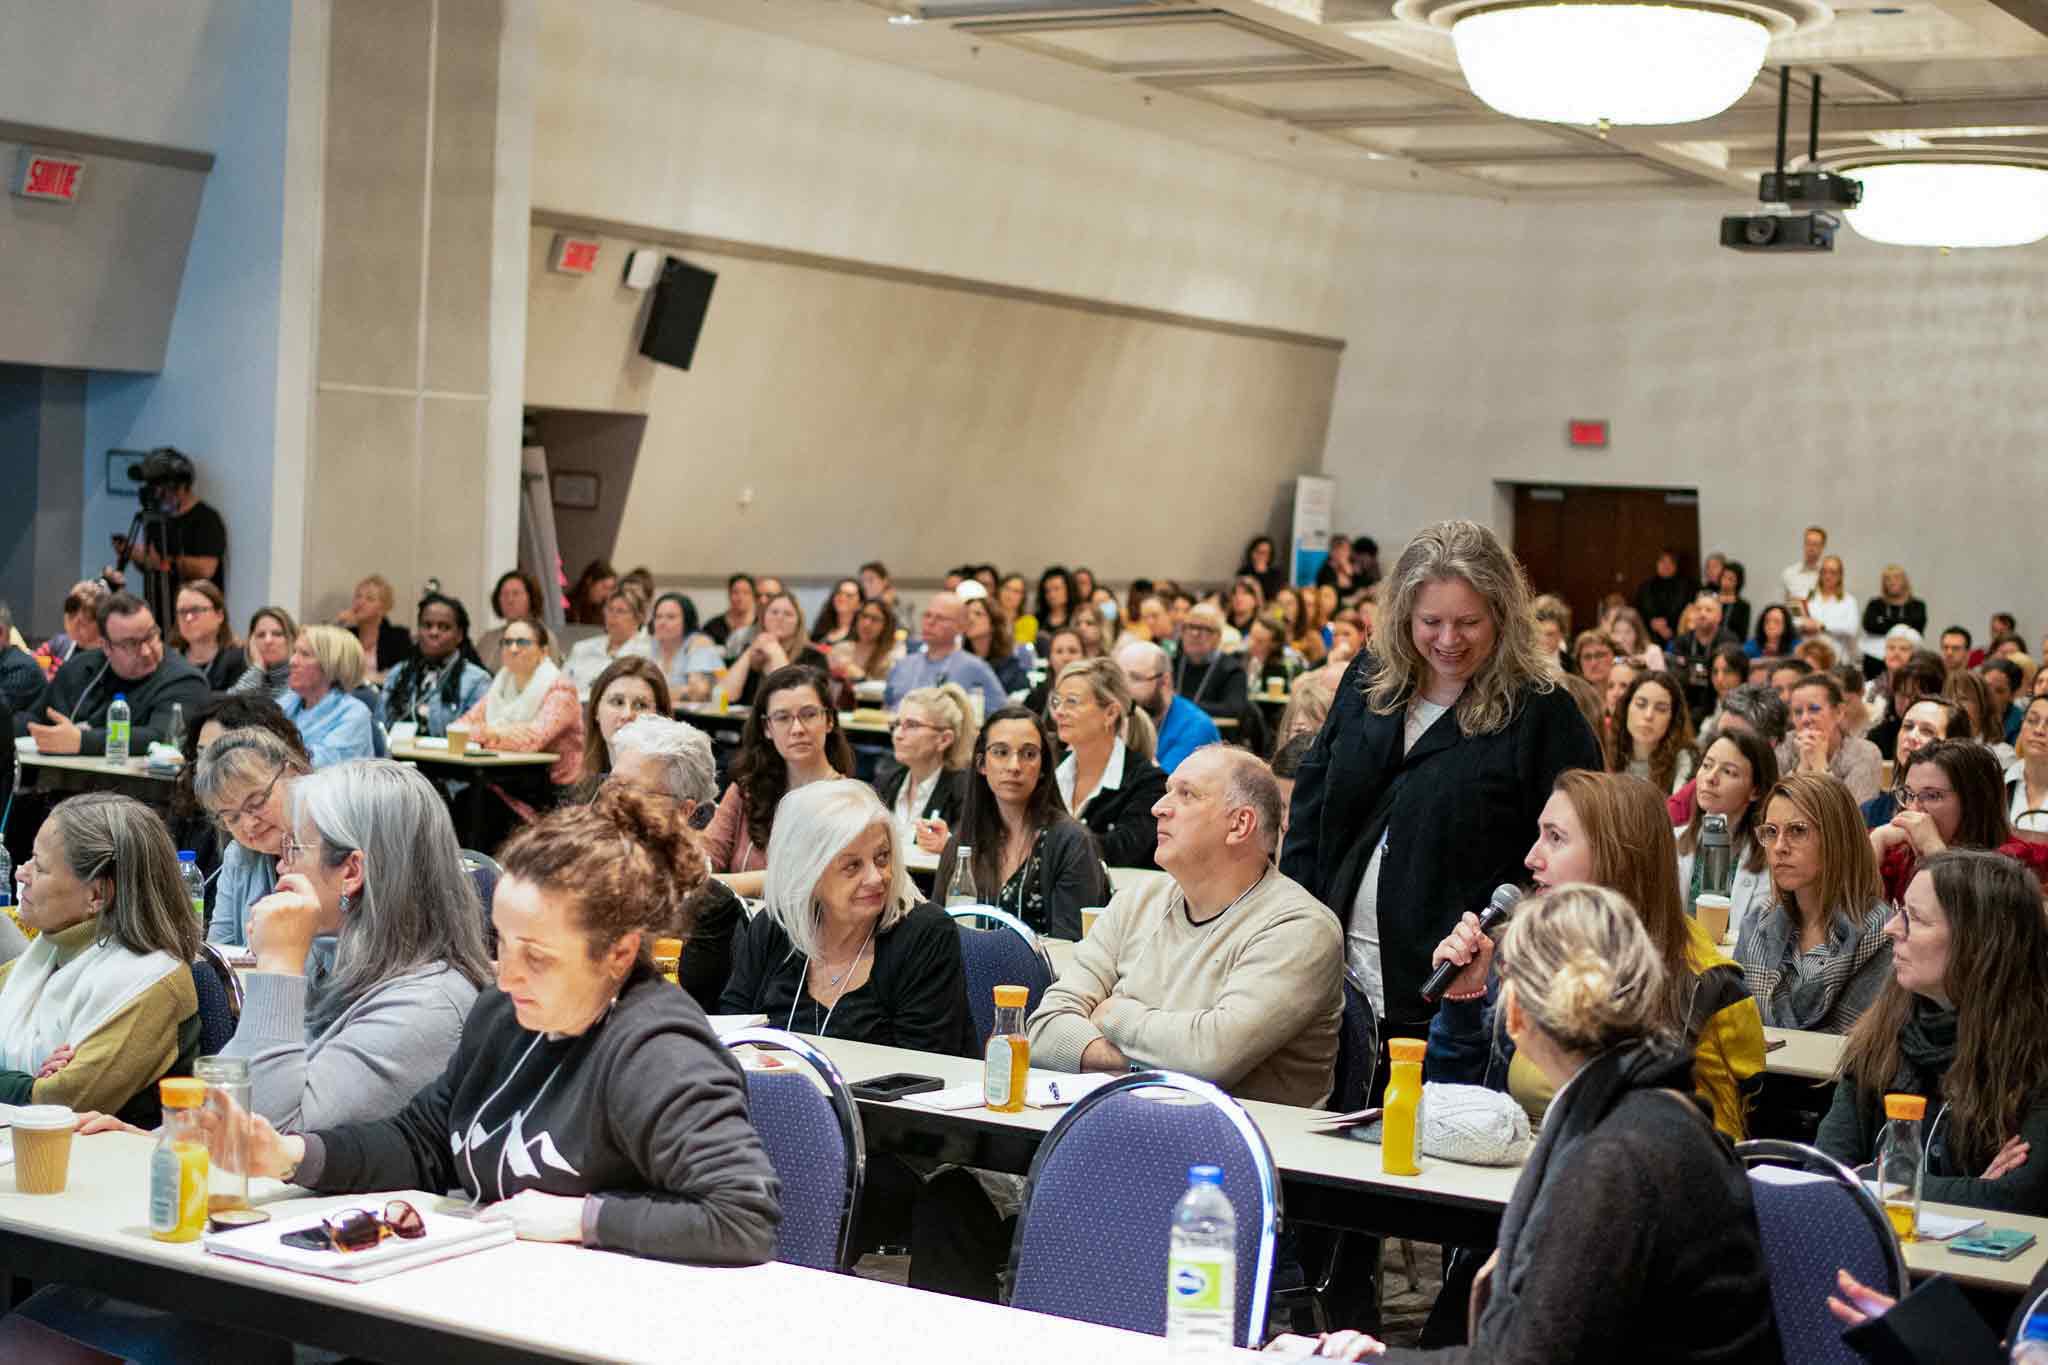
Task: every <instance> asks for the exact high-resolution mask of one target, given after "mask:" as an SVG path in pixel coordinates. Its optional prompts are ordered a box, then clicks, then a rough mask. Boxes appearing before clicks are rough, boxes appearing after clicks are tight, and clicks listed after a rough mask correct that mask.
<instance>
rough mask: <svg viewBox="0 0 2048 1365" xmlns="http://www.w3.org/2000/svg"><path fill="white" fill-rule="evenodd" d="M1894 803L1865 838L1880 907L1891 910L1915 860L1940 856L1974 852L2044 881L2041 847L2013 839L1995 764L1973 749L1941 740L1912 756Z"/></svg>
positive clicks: (2046, 850) (2047, 864)
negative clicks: (1893, 810) (1996, 856)
mask: <svg viewBox="0 0 2048 1365" xmlns="http://www.w3.org/2000/svg"><path fill="white" fill-rule="evenodd" d="M1894 795H1895V796H1896V797H1897V799H1898V813H1897V814H1895V815H1893V816H1892V818H1891V822H1890V823H1889V824H1884V825H1879V826H1878V827H1877V828H1876V829H1873V830H1871V831H1870V836H1869V837H1870V847H1871V849H1872V850H1873V851H1874V852H1875V853H1876V854H1877V858H1878V868H1879V872H1880V874H1881V876H1882V877H1883V881H1884V894H1885V897H1886V899H1888V900H1889V901H1891V902H1892V903H1893V904H1897V903H1898V902H1899V901H1900V900H1901V899H1902V898H1903V897H1904V896H1905V894H1906V888H1907V886H1909V885H1910V884H1911V883H1912V880H1913V874H1914V872H1915V871H1917V870H1918V868H1919V865H1920V863H1921V861H1922V860H1924V859H1926V858H1931V857H1933V856H1934V855H1935V854H1937V853H1939V852H1941V851H1942V850H1943V849H1948V848H1980V849H1989V850H1992V851H1994V852H1998V853H2003V854H2004V855H2005V856H2006V857H2008V858H2011V859H2013V860H2014V861H2016V862H2020V863H2023V864H2025V865H2026V866H2027V867H2028V868H2030V869H2031V870H2032V871H2033V873H2034V875H2035V877H2036V878H2037V879H2038V878H2040V877H2042V876H2044V875H2048V844H2037V843H2033V842H2031V841H2030V840H2026V839H2020V838H2017V837H2015V836H2014V834H2013V830H2012V823H2011V821H2010V820H2009V819H2008V818H2007V816H2006V809H2007V807H2006V793H2005V788H2004V786H2003V784H2002V778H2001V775H2000V773H1999V770H1998V760H1996V759H1994V758H1993V757H1992V756H1991V751H1990V750H1989V749H1987V748H1985V747H1984V746H1983V745H1981V744H1972V743H1970V742H1969V741H1967V740H1953V739H1945V740H1942V741H1941V742H1940V743H1938V744H1930V745H1928V746H1927V747H1926V748H1924V749H1922V750H1920V751H1919V752H1917V753H1915V754H1914V755H1913V758H1912V761H1911V763H1910V764H1909V765H1908V766H1907V768H1906V774H1905V777H1904V778H1903V779H1901V781H1900V782H1899V785H1898V788H1897V790H1896V791H1895V793H1894Z"/></svg>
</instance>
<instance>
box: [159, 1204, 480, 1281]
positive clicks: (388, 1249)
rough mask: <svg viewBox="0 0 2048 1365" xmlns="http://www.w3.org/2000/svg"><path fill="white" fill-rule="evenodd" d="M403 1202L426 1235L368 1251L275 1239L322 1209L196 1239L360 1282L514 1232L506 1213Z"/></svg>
mask: <svg viewBox="0 0 2048 1365" xmlns="http://www.w3.org/2000/svg"><path fill="white" fill-rule="evenodd" d="M386 1202H387V1201H386V1200H385V1199H383V1198H377V1197H371V1198H365V1199H364V1200H363V1202H362V1207H363V1208H366V1209H382V1208H383V1206H384V1204H385V1203H386ZM407 1202H408V1203H410V1204H411V1205H412V1206H413V1207H414V1208H416V1209H418V1210H419V1211H420V1218H421V1221H423V1222H424V1223H425V1224H426V1228H427V1232H426V1235H425V1236H424V1237H415V1238H411V1239H406V1238H399V1237H386V1238H385V1239H384V1240H383V1241H382V1242H379V1243H378V1244H377V1245H376V1246H374V1247H372V1248H370V1249H369V1250H367V1251H331V1250H330V1251H313V1250H308V1249H306V1248H302V1247H295V1246H288V1245H286V1244H285V1243H284V1242H283V1241H282V1240H280V1239H281V1238H283V1237H285V1236H286V1235H288V1234H290V1233H294V1232H302V1231H304V1230H306V1229H308V1228H316V1227H318V1226H320V1222H321V1220H322V1219H323V1218H324V1217H326V1216H327V1215H326V1214H302V1215H300V1216H299V1217H296V1218H277V1219H272V1220H271V1221H270V1222H268V1223H258V1224H257V1225H256V1226H254V1227H248V1228H237V1229H235V1230H234V1231H233V1232H209V1233H207V1234H206V1235H205V1236H204V1237H203V1238H201V1239H200V1244H201V1245H202V1246H204V1247H205V1248H206V1250H208V1251H210V1252H212V1253H213V1254H214V1255H216V1256H231V1257H233V1258H234V1259H236V1260H238V1261H254V1262H255V1263H256V1264H258V1265H267V1266H275V1267H277V1268H278V1269H280V1270H297V1271H302V1272H304V1273H305V1274H308V1275H319V1276H321V1277H323V1278H325V1279H330V1280H343V1281H346V1282H347V1283H349V1284H365V1283H368V1282H369V1281H371V1280H381V1279H383V1278H384V1277H385V1276H386V1275H396V1274H398V1273H399V1272H400V1271H402V1270H411V1269H413V1268H415V1267H417V1266H423V1265H432V1264H434V1263H435V1262H436V1261H446V1260H450V1259H453V1258H454V1257H457V1256H467V1255H469V1254H470V1253H471V1252H473V1251H483V1250H485V1249H486V1248H488V1247H494V1246H501V1245H503V1244H504V1243H506V1242H509V1241H511V1240H512V1238H513V1236H514V1229H513V1226H512V1223H511V1220H510V1219H506V1218H458V1217H456V1216H454V1215H453V1214H447V1213H436V1212H434V1211H433V1209H432V1208H430V1207H429V1205H430V1204H432V1203H433V1202H434V1201H432V1200H430V1199H428V1198H426V1197H425V1196H423V1195H413V1196H410V1197H409V1198H408V1199H407ZM348 1207H353V1206H352V1205H342V1206H340V1208H336V1209H334V1210H330V1212H333V1213H338V1212H340V1211H341V1208H348Z"/></svg>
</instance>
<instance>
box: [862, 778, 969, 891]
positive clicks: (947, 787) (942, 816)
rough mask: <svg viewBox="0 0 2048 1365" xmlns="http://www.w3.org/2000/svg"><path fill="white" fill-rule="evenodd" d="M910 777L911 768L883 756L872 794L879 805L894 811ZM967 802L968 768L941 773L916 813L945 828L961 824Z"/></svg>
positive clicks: (957, 826) (956, 826)
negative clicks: (878, 801) (944, 825)
mask: <svg viewBox="0 0 2048 1365" xmlns="http://www.w3.org/2000/svg"><path fill="white" fill-rule="evenodd" d="M909 780H910V769H908V768H906V767H904V766H903V765H902V764H901V763H898V762H897V761H896V760H895V759H893V758H885V759H883V760H882V761H881V762H879V763H877V764H876V765H875V795H877V796H879V797H881V798H882V804H883V805H885V806H887V807H888V808H889V814H890V815H892V816H893V815H895V813H896V798H897V797H899V796H901V795H903V784H904V783H905V782H907V781H909ZM966 804H967V771H966V769H964V768H963V769H960V770H958V771H956V772H942V773H940V774H939V780H938V781H937V782H934V783H933V784H932V794H931V795H930V796H928V797H926V798H925V802H924V809H923V810H921V811H919V812H918V813H917V818H918V819H920V820H944V821H945V822H946V828H947V829H958V828H959V827H960V812H961V810H962V809H963V808H964V807H965V806H966ZM939 885H940V886H944V885H945V883H944V882H940V883H939Z"/></svg>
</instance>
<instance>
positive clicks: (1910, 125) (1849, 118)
mask: <svg viewBox="0 0 2048 1365" xmlns="http://www.w3.org/2000/svg"><path fill="white" fill-rule="evenodd" d="M2040 124H2048V99H2020V100H2015V99H1972V100H1926V101H1920V102H1916V103H1907V104H1835V103H1833V102H1832V101H1830V102H1829V103H1828V105H1827V106H1826V107H1825V108H1824V109H1822V111H1821V117H1820V130H1821V133H1822V134H1823V135H1824V136H1825V135H1828V134H1834V133H1914V132H1922V131H1929V130H1934V129H1940V128H2011V127H2031V126H2035V125H2040ZM1777 128H1778V111H1777V110H1776V109H1771V108H1758V109H1735V110H1731V111H1729V112H1728V113H1725V114H1717V115H1715V116H1714V117H1713V118H1710V119H1703V120H1701V121H1700V122H1698V123H1681V124H1673V125H1671V126H1669V127H1663V128H1628V129H1621V128H1617V129H1616V130H1615V132H1616V134H1617V135H1619V134H1623V133H1626V134H1627V135H1628V140H1629V141H1630V142H1634V141H1635V140H1637V139H1639V138H1644V137H1648V138H1653V139H1654V138H1663V139H1675V138H1682V139H1685V140H1686V141H1689V142H1711V141H1713V140H1715V139H1717V138H1728V137H1756V136H1759V135H1762V134H1767V133H1771V134H1774V133H1776V131H1777ZM1788 131H1789V130H1788ZM1798 131H1799V132H1800V133H1801V145H1804V135H1803V130H1798Z"/></svg>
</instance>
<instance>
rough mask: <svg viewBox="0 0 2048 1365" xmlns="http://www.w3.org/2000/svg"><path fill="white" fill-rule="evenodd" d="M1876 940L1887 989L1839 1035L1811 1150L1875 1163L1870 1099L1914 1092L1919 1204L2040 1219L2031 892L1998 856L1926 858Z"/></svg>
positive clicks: (2044, 1122)
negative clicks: (1923, 1108) (1887, 954)
mask: <svg viewBox="0 0 2048 1365" xmlns="http://www.w3.org/2000/svg"><path fill="white" fill-rule="evenodd" d="M1885 933H1886V934H1887V935H1889V936H1890V938H1891V942H1892V969H1891V977H1892V979H1891V982H1890V983H1889V984H1888V985H1887V986H1886V987H1885V989H1884V991H1883V993H1882V994H1881V995H1880V996H1879V997H1878V999H1877V1002H1876V1003H1875V1004H1874V1005H1872V1006H1871V1008H1870V1009H1869V1010H1868V1011H1866V1012H1865V1013H1864V1015H1863V1018H1862V1019H1861V1020H1860V1021H1859V1022H1858V1023H1857V1025H1856V1028H1855V1030H1854V1031H1853V1032H1852V1033H1851V1034H1850V1035H1849V1042H1848V1045H1847V1047H1846V1048H1845V1049H1844V1051H1843V1054H1842V1078H1841V1080H1840V1081H1838V1082H1837V1083H1836V1086H1835V1099H1834V1104H1833V1105H1832V1106H1830V1108H1829V1109H1828V1113H1827V1117H1826V1118H1825V1119H1823V1120H1822V1121H1821V1125H1820V1133H1819V1135H1818V1136H1817V1137H1816V1138H1815V1140H1814V1145H1815V1146H1817V1147H1819V1148H1820V1149H1821V1150H1822V1151H1823V1152H1826V1153H1827V1154H1828V1155H1829V1156H1831V1157H1833V1158H1834V1159H1835V1160H1837V1161H1840V1162H1843V1163H1845V1164H1847V1165H1851V1166H1861V1165H1863V1164H1864V1163H1866V1162H1868V1161H1870V1160H1872V1159H1873V1158H1874V1157H1875V1156H1876V1155H1877V1141H1878V1134H1879V1133H1880V1132H1881V1131H1882V1129H1883V1128H1884V1122H1885V1120H1884V1097H1885V1096H1886V1095H1887V1094H1899V1093H1904V1094H1912V1095H1924V1096H1926V1097H1927V1098H1928V1099H1929V1100H1930V1101H1933V1103H1932V1104H1931V1105H1930V1112H1931V1114H1932V1122H1930V1123H1929V1124H1928V1125H1927V1155H1926V1175H1925V1177H1924V1178H1923V1180H1922V1183H1921V1197H1922V1198H1925V1199H1929V1200H1935V1201H1938V1202H1941V1203H1947V1204H1967V1205H1970V1206H1971V1207H1973V1208H1981V1209H2000V1210H2004V1211H2007V1212H2011V1213H2025V1214H2042V1213H2048V995H2044V994H2043V993H2042V991H2041V982H2042V981H2044V980H2048V918H2044V917H2043V916H2042V914H2041V887H2040V883H2039V882H2038V881H2036V880H2035V878H2034V877H2033V876H2032V875H2030V874H2029V873H2028V872H2027V871H2026V870H2025V869H2024V868H2022V867H2020V866H2018V865H2017V864H2015V863H2014V862H2013V861H2012V860H2011V859H2009V858H2001V857H1999V856H1997V855H1995V854H1991V853H1985V852H1982V851H1979V850H1974V849H1973V850H1963V849H1952V850H1950V851H1948V852H1944V853H1937V854H1935V855H1934V856H1933V857H1931V858H1929V859H1928V860H1927V861H1926V862H1925V863H1924V864H1922V865H1921V866H1920V868H1919V869H1918V870H1917V871H1916V872H1915V873H1914V876H1913V880H1912V882H1911V883H1910V884H1909V885H1908V886H1907V888H1906V897H1905V901H1904V903H1903V904H1902V905H1901V906H1900V907H1899V909H1898V910H1897V911H1896V912H1895V913H1894V914H1893V915H1892V917H1891V919H1889V920H1888V921H1886V923H1885ZM2036 1146H2039V1147H2040V1148H2041V1153H2040V1155H2039V1156H2035V1155H2034V1154H2033V1149H2034V1148H2035V1147H2036Z"/></svg>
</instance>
